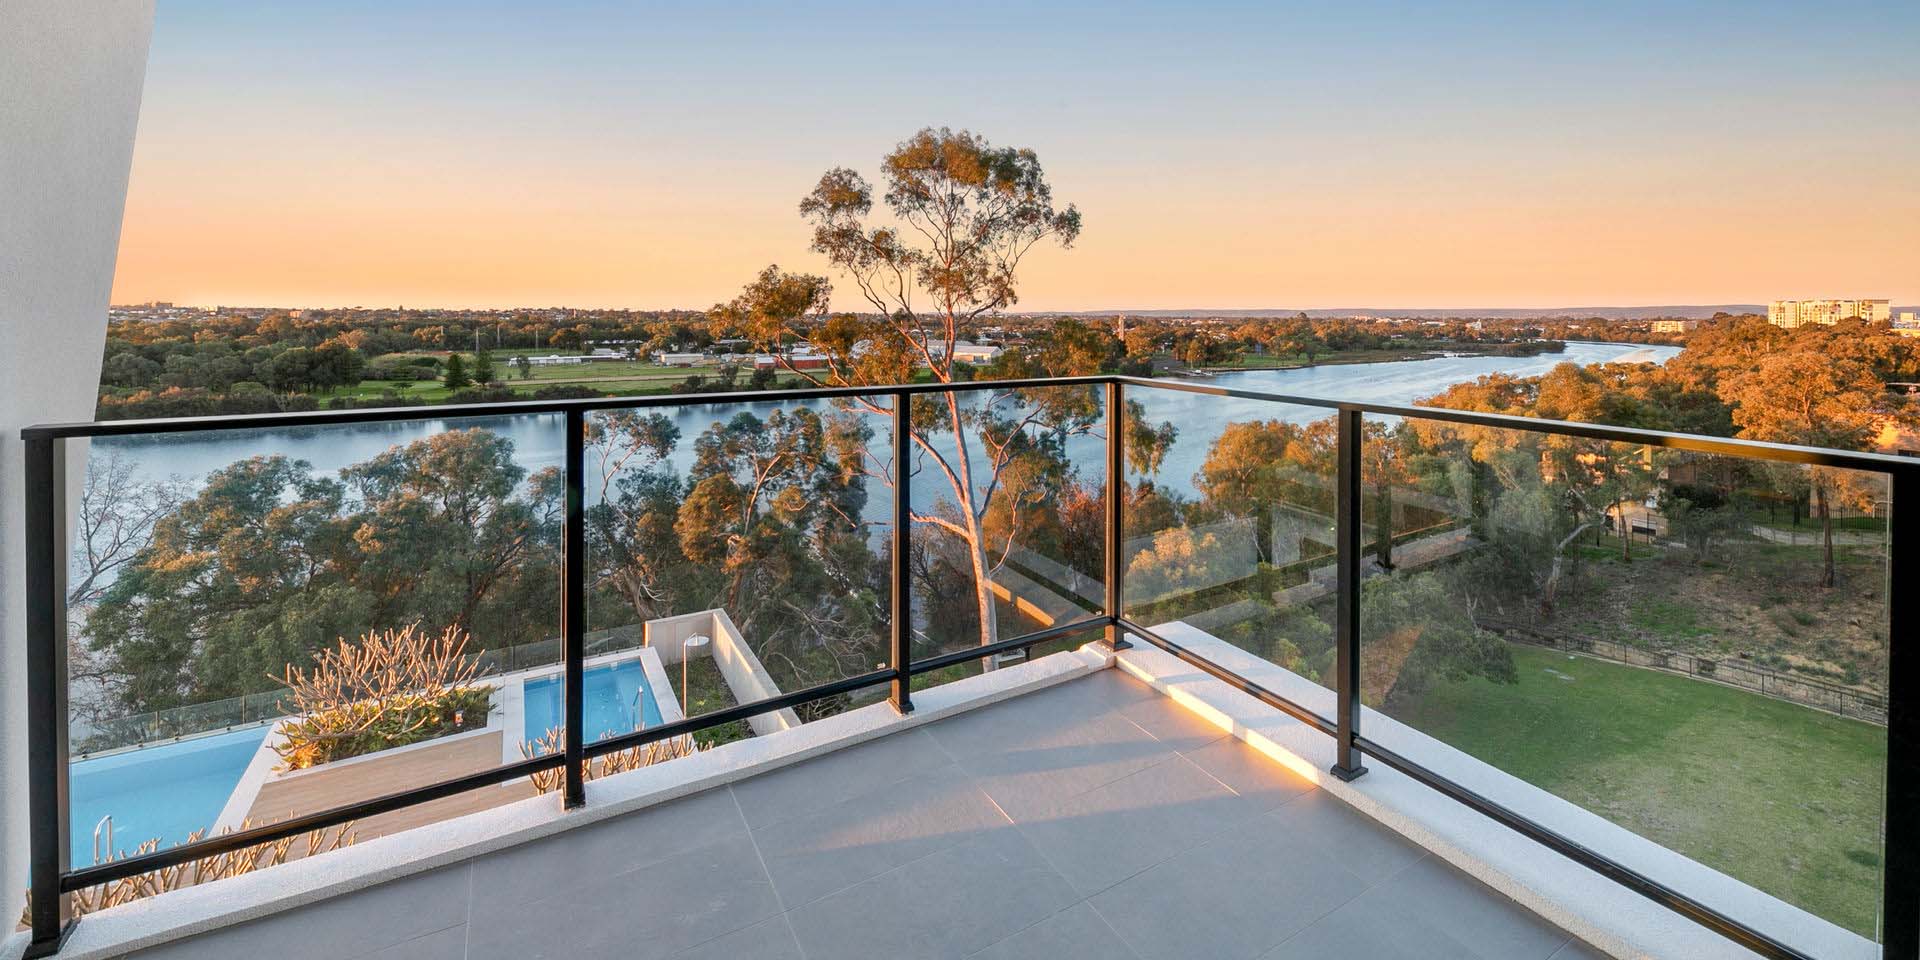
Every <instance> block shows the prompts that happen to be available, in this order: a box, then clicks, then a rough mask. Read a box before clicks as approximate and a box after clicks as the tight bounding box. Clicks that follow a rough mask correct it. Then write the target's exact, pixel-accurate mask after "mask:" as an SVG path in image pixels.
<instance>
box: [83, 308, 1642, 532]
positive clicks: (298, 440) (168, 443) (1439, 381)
mask: <svg viewBox="0 0 1920 960" xmlns="http://www.w3.org/2000/svg"><path fill="white" fill-rule="evenodd" d="M1678 352H1679V348H1678V347H1661V346H1638V345H1634V344H1618V343H1583V342H1573V343H1568V344H1567V349H1566V350H1565V352H1562V353H1545V354H1540V355H1538V356H1533V357H1494V356H1445V357H1436V358H1433V359H1427V360H1401V361H1391V362H1386V363H1355V364H1327V365H1321V366H1314V367H1305V368H1300V369H1294V370H1246V371H1236V372H1232V373H1222V374H1217V375H1214V376H1212V377H1209V378H1206V379H1205V380H1204V381H1203V382H1206V383H1210V384H1217V385H1220V386H1229V387H1239V388H1243V389H1253V390H1271V391H1274V392H1277V393H1286V394H1291V395H1294V396H1308V397H1324V398H1327V399H1339V400H1364V401H1371V402H1377V403H1410V402H1412V401H1414V400H1418V399H1420V398H1422V397H1428V396H1432V395H1433V394H1435V393H1438V392H1440V391H1441V390H1444V389H1446V388H1447V387H1448V386H1450V385H1452V384H1455V383H1461V382H1464V381H1468V380H1473V379H1475V378H1477V377H1480V376H1484V375H1486V374H1490V373H1508V374H1514V375H1517V376H1532V375H1537V374H1541V373H1545V372H1547V371H1548V370H1550V369H1552V368H1553V367H1554V366H1555V365H1557V364H1560V363H1563V362H1572V363H1578V364H1590V363H1605V362H1614V361H1635V360H1647V361H1650V362H1656V363H1664V362H1666V360H1667V359H1668V358H1670V357H1672V356H1673V355H1674V354H1676V353H1678ZM1129 396H1130V397H1131V398H1135V399H1139V400H1140V401H1141V402H1142V403H1143V404H1144V405H1145V406H1146V412H1147V416H1148V418H1149V419H1150V420H1151V421H1153V422H1156V423H1158V422H1160V421H1171V422H1172V423H1173V424H1174V425H1175V427H1176V428H1178V430H1179V431H1180V432H1179V438H1178V440H1177V442H1176V443H1175V444H1174V447H1173V449H1172V450H1171V451H1169V453H1168V456H1167V460H1166V462H1165V464H1164V466H1163V467H1162V469H1161V471H1160V481H1161V482H1162V483H1163V484H1165V485H1170V486H1173V487H1175V488H1177V489H1180V490H1182V491H1185V492H1190V485H1189V483H1188V481H1189V479H1190V478H1191V477H1192V476H1193V474H1194V473H1195V472H1196V471H1197V470H1198V469H1199V467H1200V463H1201V462H1202V461H1203V460H1204V459H1205V457H1206V452H1207V450H1208V448H1210V447H1211V446H1212V445H1213V441H1214V439H1215V438H1217V437H1218V436H1219V435H1220V433H1221V431H1222V430H1223V429H1224V428H1225V426H1226V425H1227V424H1228V423H1233V422H1236V421H1245V420H1255V419H1285V420H1296V421H1306V420H1311V419H1317V418H1320V417H1325V416H1327V415H1328V411H1326V410H1324V409H1320V408H1310V407H1287V406H1278V405H1275V404H1270V403H1265V402H1262V401H1257V400H1241V399H1235V398H1229V397H1212V396H1205V395H1201V394H1192V393H1181V392H1175V391H1152V390H1145V389H1135V390H1130V391H1129ZM780 406H781V404H778V403H763V404H736V405H719V404H694V405H690V406H685V407H668V408H661V409H662V412H665V413H666V414H667V415H668V416H670V417H672V418H673V419H674V422H675V423H676V424H677V425H678V426H679V427H680V436H681V439H680V445H679V450H678V451H677V453H676V456H675V457H674V460H675V462H676V464H677V465H678V466H679V467H680V468H681V469H683V470H684V469H685V467H686V465H687V463H689V462H690V461H691V460H692V456H693V453H692V447H693V438H694V437H696V436H698V435H699V434H700V432H701V431H703V430H705V429H706V428H707V427H708V426H710V425H711V424H713V423H714V422H715V421H716V420H719V419H722V418H725V417H730V416H732V415H733V414H735V413H737V412H739V411H740V410H742V409H752V410H754V412H756V413H758V414H760V415H762V416H764V415H765V414H766V413H767V412H769V411H771V410H773V409H777V408H778V407H780ZM875 426H876V429H877V432H878V433H880V434H881V436H880V437H879V439H878V442H877V444H876V446H879V447H883V446H884V445H885V443H886V439H885V432H886V426H885V423H884V422H883V421H876V423H875ZM460 427H484V428H486V429H490V430H494V431H496V432H498V433H500V434H502V435H504V436H506V437H508V438H510V439H512V440H513V442H514V450H515V458H516V460H517V462H518V463H520V464H521V465H522V466H524V467H526V468H527V469H528V471H529V472H532V471H535V470H539V469H542V468H544V467H557V466H559V465H560V462H561V455H562V439H563V438H562V436H561V432H562V431H561V418H560V417H558V416H556V415H550V414H549V415H539V416H509V417H462V418H449V417H442V416H435V415H434V414H433V412H432V408H424V409H423V410H422V419H419V420H410V421H403V422H396V423H367V424H353V425H347V426H338V427H298V428H291V429H266V430H218V431H208V432H206V433H193V434H167V435H156V436H148V437H139V436H133V437H106V438H101V439H99V440H96V441H94V445H93V449H92V453H91V458H92V460H93V462H96V463H97V462H99V461H100V460H101V459H102V458H103V457H107V456H111V455H114V454H116V453H117V454H119V455H120V456H121V457H123V458H124V459H125V460H126V461H127V462H129V463H131V464H133V468H134V472H135V475H136V476H138V477H139V478H141V479H146V480H164V479H169V478H172V479H176V480H179V481H182V482H184V483H185V484H187V485H188V487H189V488H193V487H198V486H199V485H201V484H202V483H204V482H205V479H206V476H207V474H209V473H210V472H212V471H214V470H218V469H220V468H222V467H225V466H227V465H228V464H231V463H234V462H235V461H238V460H242V459H245V458H247V457H251V456H256V455H260V454H283V455H285V456H287V457H291V458H293V459H297V460H305V461H307V462H308V463H310V464H312V465H313V467H314V469H315V470H316V471H318V472H320V473H322V474H329V475H330V474H332V473H334V472H335V471H337V470H339V469H340V468H342V467H345V466H348V465H351V464H354V463H359V462H361V461H364V460H366V459H368V458H371V457H373V456H375V455H377V454H379V453H381V452H383V451H385V450H387V449H389V448H390V447H392V446H393V445H395V444H402V443H407V442H410V441H413V440H418V439H420V438H422V437H427V436H431V435H433V434H436V433H440V432H443V431H446V430H449V429H457V428H460ZM1103 443H1104V441H1103V440H1101V439H1100V438H1099V437H1094V436H1082V437H1075V438H1072V439H1071V440H1070V441H1069V452H1070V454H1071V456H1072V458H1073V459H1074V461H1075V462H1076V463H1078V464H1080V465H1081V469H1082V470H1088V469H1091V470H1093V471H1098V470H1099V465H1100V464H1101V463H1102V457H1103V456H1104V454H1103V453H1102V452H1101V450H1102V444H1103ZM589 469H591V465H590V466H589ZM920 476H921V477H922V478H924V479H922V480H921V481H919V483H917V484H916V490H915V493H916V496H915V498H914V499H915V501H916V502H917V503H919V504H920V505H923V506H924V505H928V504H930V502H931V500H932V498H933V497H934V496H936V495H937V488H938V486H940V485H942V481H940V480H938V479H936V477H935V475H934V474H933V473H931V472H922V473H921V474H920ZM885 499H886V498H885V497H884V496H883V495H882V494H881V492H880V491H879V490H878V489H877V488H876V490H875V491H874V496H873V497H872V503H870V505H869V512H870V513H871V514H872V515H873V516H872V518H873V519H881V518H882V517H884V516H885V514H886V512H887V511H886V509H885V507H884V501H885Z"/></svg>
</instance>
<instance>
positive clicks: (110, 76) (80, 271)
mask: <svg viewBox="0 0 1920 960" xmlns="http://www.w3.org/2000/svg"><path fill="white" fill-rule="evenodd" d="M152 29H153V0H0V916H8V917H11V916H14V912H13V911H16V910H18V909H19V908H20V906H21V904H22V903H23V901H22V897H24V896H25V893H24V885H25V882H26V877H27V823H26V811H27V784H26V740H25V737H24V736H23V735H22V728H23V726H24V722H23V720H24V717H25V711H26V703H25V702H24V694H25V690H26V678H25V676H24V671H25V669H26V646H25V637H24V632H25V620H26V607H25V605H24V602H23V598H22V594H23V591H24V585H25V576H26V575H25V570H24V568H23V567H22V565H21V550H22V543H21V539H20V525H21V487H22V483H21V471H22V469H23V468H22V465H21V459H20V450H21V447H20V428H21V427H23V426H26V425H28V424H30V423H38V422H45V421H55V420H91V419H93V411H94V396H95V392H96V390H97V385H98V384H99V382H100V360H101V354H102V352H103V350H104V348H105V345H106V325H107V297H108V294H109V293H110V291H111V290H112V287H113V264H114V257H115V255H116V253H117V252H118V249H119V245H120V215H121V211H122V210H123V209H124V208H125V206H126V199H127V174H128V170H129V167H130V165H131V163H132V160H133V131H134V126H135V123H136V121H137V119H138V117H139V113H140V89H141V84H142V82H143V81H144V79H145V77H146V69H147V41H148V38H149V36H150V35H151V33H152ZM70 472H71V473H74V474H75V476H74V479H76V480H77V477H78V474H77V472H76V471H70ZM11 926H12V925H11V924H8V928H9V929H11Z"/></svg>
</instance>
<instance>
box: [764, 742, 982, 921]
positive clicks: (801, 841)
mask: <svg viewBox="0 0 1920 960" xmlns="http://www.w3.org/2000/svg"><path fill="white" fill-rule="evenodd" d="M1012 829H1013V827H1012V824H1010V823H1008V822H1007V818H1006V817H1005V816H1003V815H1002V814H1001V813H1000V810H999V809H998V808H997V807H995V806H994V804H993V801H991V800H989V799H988V798H987V796H986V795H985V794H984V793H981V792H980V788H979V787H977V786H975V785H974V783H973V781H972V780H970V779H968V777H967V776H966V774H965V773H963V772H962V771H961V770H960V768H959V767H957V766H954V765H952V764H948V765H947V766H945V767H942V768H940V769H938V770H935V771H933V772H931V773H927V774H923V775H921V776H918V777H915V778H913V779H911V780H906V781H903V782H901V783H897V784H894V785H892V786H890V787H888V788H887V789H885V790H881V791H877V792H874V793H869V794H867V795H865V796H861V797H856V798H854V799H852V800H849V801H847V802H844V803H841V804H838V805H836V806H833V807H829V808H827V809H825V810H820V811H817V812H814V813H810V814H806V815H803V816H799V817H794V818H792V819H790V820H783V821H780V822H778V823H775V824H772V825H770V826H767V827H762V828H761V829H759V830H756V831H754V833H753V837H754V840H755V842H757V843H758V844H759V846H760V853H761V855H762V856H763V857H764V858H765V860H766V865H767V873H768V875H770V876H771V877H773V883H774V886H775V888H776V889H778V890H779V891H780V897H781V899H782V901H783V902H784V903H785V904H786V907H787V909H789V910H791V909H793V908H794V907H796V906H799V905H800V904H803V903H807V902H808V901H812V900H817V899H819V898H821V897H824V896H826V895H827V894H830V893H832V892H834V891H835V890H839V889H841V888H843V887H847V886H850V885H852V884H856V883H859V882H860V881H862V880H866V879H868V878H870V877H874V876H878V875H879V874H882V873H885V872H886V871H888V870H891V869H893V868H895V867H898V866H900V865H901V864H903V863H907V862H909V861H913V860H918V859H919V858H921V857H924V856H927V855H928V854H931V853H936V852H938V851H940V850H944V849H946V848H948V847H951V846H954V845H955V844H958V843H963V842H965V841H967V840H970V839H973V838H975V837H978V836H980V835H982V834H983V833H988V832H992V831H995V830H1012Z"/></svg>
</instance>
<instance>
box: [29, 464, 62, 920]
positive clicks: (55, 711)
mask: <svg viewBox="0 0 1920 960" xmlns="http://www.w3.org/2000/svg"><path fill="white" fill-rule="evenodd" d="M66 446H67V445H66V441H65V440H61V439H57V438H56V439H48V438H33V439H29V440H27V441H26V467H27V476H26V494H27V496H26V515H25V520H26V554H25V560H26V566H27V569H26V574H27V578H26V579H27V596H26V601H27V731H26V732H27V793H28V799H27V828H28V830H29V831H30V832H31V834H32V839H31V840H30V841H29V844H28V870H29V871H30V872H31V874H32V881H31V884H32V885H31V888H30V889H29V890H28V892H27V913H28V920H29V923H30V924H31V926H32V928H33V934H32V937H31V939H30V940H29V941H28V943H27V950H26V956H28V957H45V956H50V955H52V954H53V953H55V952H56V951H58V950H59V949H60V944H61V941H63V940H64V939H65V938H66V934H67V929H68V922H67V917H66V915H65V910H64V908H65V905H66V898H64V897H62V896H61V895H60V882H61V880H62V879H63V878H64V877H65V876H66V873H67V870H68V867H69V866H70V864H68V862H67V855H68V849H69V848H68V839H67V836H68V830H69V829H70V825H69V823H68V806H67V682H66V680H67V610H66V594H67V576H66V574H67V560H66V550H65V543H66V539H67V536H66V534H67V451H66Z"/></svg>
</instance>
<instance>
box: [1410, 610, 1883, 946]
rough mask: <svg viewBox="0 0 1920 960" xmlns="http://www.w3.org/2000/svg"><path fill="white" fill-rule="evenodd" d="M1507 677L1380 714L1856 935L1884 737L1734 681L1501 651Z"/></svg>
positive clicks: (1869, 867)
mask: <svg viewBox="0 0 1920 960" xmlns="http://www.w3.org/2000/svg"><path fill="white" fill-rule="evenodd" d="M1512 649H1513V656H1514V661H1515V663H1516V665H1517V666H1518V667H1519V673H1520V680H1519V682H1518V683H1516V684H1510V685H1509V684H1495V683H1492V682H1489V681H1486V680H1482V679H1473V680H1469V681H1466V682H1462V683H1454V684H1445V685H1442V686H1440V687H1437V688H1435V689H1434V690H1432V691H1430V692H1429V693H1428V694H1427V695H1426V696H1425V697H1424V698H1423V699H1422V701H1421V702H1420V703H1419V704H1417V705H1416V706H1414V707H1411V708H1400V709H1397V710H1395V711H1393V712H1394V713H1395V714H1396V716H1397V717H1398V719H1401V720H1403V721H1405V722H1407V723H1409V724H1411V725H1413V726H1414V727H1417V728H1418V729H1420V730H1421V731H1423V732H1425V733H1427V734H1429V735H1432V736H1435V737H1438V738H1439V739H1441V740H1444V741H1446V742H1447V743H1450V744H1452V745H1454V746H1456V747H1458V748H1460V749H1462V750H1465V751H1466V752H1468V753H1470V754H1473V755H1474V756H1476V757H1479V758H1480V759H1482V760H1485V761H1487V762H1488V763H1491V764H1494V765H1495V766H1497V767H1499V768H1501V769H1502V770H1505V771H1507V772H1508V773H1511V774H1513V775H1515V776H1517V777H1520V778H1521V779H1524V780H1526V781H1527V782H1529V783H1533V784H1535V785H1537V786H1540V787H1544V788H1546V789H1547V790H1550V791H1552V792H1553V793H1555V794H1558V795H1559V796H1561V797H1564V798H1566V799H1568V800H1571V801H1573V802H1574V803H1577V804H1579V805H1581V806H1583V807H1585V808H1587V809H1589V810H1592V811H1594V812H1595V813H1598V814H1601V815H1602V816H1605V817H1607V818H1608V819H1610V820H1612V821H1613V822H1615V823H1618V824H1620V825H1622V826H1624V827H1627V828H1629V829H1631V830H1633V831H1635V832H1636V833H1639V834H1641V835H1642V836H1645V837H1647V838H1649V839H1652V840H1654V841H1656V842H1658V843H1660V844H1662V845H1664V846H1667V847H1669V848H1671V849H1674V850H1677V851H1679V852H1680V853H1682V854H1685V855H1686V856H1689V857H1692V858H1693V859H1695V860H1698V861H1700V862H1701V863H1704V864H1707V865H1708V866H1711V867H1713V868H1715V869H1717V870H1721V871H1723V872H1725V873H1728V874H1730V875H1732V876H1734V877H1737V878H1739V879H1740V880H1742V881H1744V882H1746V883H1748V884H1751V885H1753V886H1755V887H1758V888H1759V889H1761V890H1764V891H1766V892H1768V893H1770V894H1773V895H1774V896H1776V897H1779V898H1781V899H1782V900H1786V901H1788V902H1790V903H1793V904H1796V905H1798V906H1800V907H1802V908H1803V909H1806V910H1809V911H1811V912H1813V913H1816V914H1819V915H1820V916H1823V917H1826V918H1827V919H1829V920H1832V921H1833V922H1835V923H1838V924H1840V925H1842V926H1845V927H1848V928H1849V929H1852V930H1854V931H1857V932H1859V933H1861V934H1863V935H1867V936H1871V935H1872V932H1873V928H1874V918H1875V915H1876V909H1877V906H1878V904H1879V902H1880V868H1879V865H1880V825H1881V794H1882V772H1883V769H1884V766H1885V760H1886V731H1885V730H1884V729H1882V728H1880V727H1875V726H1872V725H1869V724H1866V723H1861V722H1859V721H1854V720H1845V719H1841V718H1839V717H1835V716H1830V715H1828V714H1824V713H1820V712H1818V711H1815V710H1810V709H1807V708H1805V707H1800V706H1796V705H1794V704H1791V703H1785V702H1782V701H1778V700H1769V699H1766V698H1763V697H1759V696H1756V695H1754V694H1750V693H1747V692H1745V691H1741V690H1735V689H1733V688H1731V687H1723V686H1720V685H1718V684H1713V683H1707V682H1703V681H1698V680H1690V679H1688V678H1685V677H1677V676H1670V675H1667V674H1662V673H1655V672H1653V671H1649V670H1641V669H1638V668H1634V667H1627V666H1621V665H1619V664H1614V663H1608V662H1604V661H1600V660H1592V659H1588V658H1585V657H1569V656H1568V655H1566V654H1562V653H1556V652H1554V651H1551V650H1546V649H1542V648H1538V647H1526V646H1516V647H1513V648H1512Z"/></svg>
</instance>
